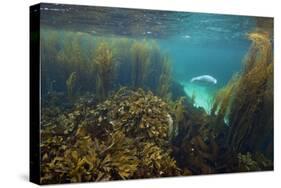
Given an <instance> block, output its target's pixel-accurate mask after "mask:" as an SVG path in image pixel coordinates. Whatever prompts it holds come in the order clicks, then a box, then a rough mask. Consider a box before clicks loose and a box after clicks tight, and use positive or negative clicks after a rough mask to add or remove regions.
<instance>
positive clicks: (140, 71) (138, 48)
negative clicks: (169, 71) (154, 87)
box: [131, 41, 150, 88]
mask: <svg viewBox="0 0 281 188" xmlns="http://www.w3.org/2000/svg"><path fill="white" fill-rule="evenodd" d="M131 54H132V57H131V58H132V59H131V62H132V86H133V88H139V87H143V84H144V81H145V79H146V78H147V73H148V68H149V64H150V61H149V47H148V44H147V43H146V42H145V41H143V42H137V41H136V42H135V43H134V44H133V45H132V48H131Z"/></svg>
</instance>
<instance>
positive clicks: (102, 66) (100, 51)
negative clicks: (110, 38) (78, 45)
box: [94, 42, 115, 100]
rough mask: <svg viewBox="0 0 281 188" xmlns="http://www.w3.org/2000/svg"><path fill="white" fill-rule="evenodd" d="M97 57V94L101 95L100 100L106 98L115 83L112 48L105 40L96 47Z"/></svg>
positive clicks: (95, 60)
mask: <svg viewBox="0 0 281 188" xmlns="http://www.w3.org/2000/svg"><path fill="white" fill-rule="evenodd" d="M95 54H96V57H95V59H94V63H95V64H96V66H95V67H96V74H97V75H96V76H97V77H96V94H97V95H99V98H100V100H103V99H105V98H106V97H107V96H108V94H109V92H110V90H111V88H112V86H113V85H112V84H113V80H114V76H115V75H114V73H115V72H114V71H115V66H114V62H113V54H112V49H111V48H110V47H109V45H108V44H107V43H105V42H101V43H100V44H99V45H98V47H97V49H96V52H95Z"/></svg>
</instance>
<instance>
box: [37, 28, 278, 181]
mask: <svg viewBox="0 0 281 188" xmlns="http://www.w3.org/2000/svg"><path fill="white" fill-rule="evenodd" d="M41 33H42V34H41V52H42V56H41V57H42V114H41V115H42V119H41V120H42V121H41V145H40V148H41V183H42V184H47V183H68V182H81V181H105V180H120V179H137V178H153V177H167V176H179V175H195V174H210V173H222V172H240V171H256V170H272V169H273V139H272V137H273V51H272V45H273V44H272V39H271V38H272V36H271V34H270V33H269V32H265V31H263V30H259V29H257V30H255V31H253V32H251V33H249V34H248V35H247V37H248V39H249V40H250V41H251V42H252V45H251V47H250V49H249V51H248V54H247V56H246V57H245V61H244V67H243V70H242V71H241V72H239V73H237V74H236V75H235V76H233V79H232V80H231V81H230V82H229V83H228V84H227V85H226V86H225V87H224V88H222V89H221V90H220V91H219V92H218V93H217V95H216V97H215V99H214V103H213V108H212V110H211V113H210V114H208V113H206V112H205V111H204V109H202V108H200V107H199V108H197V107H195V106H194V98H193V99H191V98H189V97H188V96H186V95H185V93H184V91H183V88H182V86H181V85H179V84H177V82H175V80H173V79H172V76H171V65H172V63H173V62H172V61H171V59H170V57H169V54H166V53H163V52H162V51H161V50H160V47H159V46H158V45H157V43H156V42H155V41H151V40H137V39H130V38H125V37H124V38H116V37H113V36H112V37H107V38H105V37H92V35H89V34H87V33H82V32H69V31H56V30H50V29H44V30H42V31H41ZM124 52H126V53H124Z"/></svg>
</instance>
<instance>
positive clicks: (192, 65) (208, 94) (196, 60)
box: [159, 14, 254, 112]
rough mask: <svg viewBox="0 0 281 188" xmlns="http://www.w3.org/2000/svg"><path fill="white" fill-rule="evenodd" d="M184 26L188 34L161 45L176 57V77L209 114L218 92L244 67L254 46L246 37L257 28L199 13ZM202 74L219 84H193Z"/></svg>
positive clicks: (249, 22)
mask: <svg viewBox="0 0 281 188" xmlns="http://www.w3.org/2000/svg"><path fill="white" fill-rule="evenodd" d="M200 23H201V24H200ZM184 25H187V26H186V27H187V29H186V33H181V34H179V35H176V36H173V37H170V38H169V39H166V40H160V41H159V43H160V45H161V47H162V49H163V50H164V51H167V52H168V53H169V55H170V57H171V58H172V62H173V75H174V78H175V79H176V80H177V82H179V83H180V84H182V85H183V86H184V90H185V92H186V94H187V95H188V96H189V97H192V96H193V95H195V105H196V106H200V107H203V108H204V109H205V110H206V111H207V112H209V111H210V108H211V106H212V100H213V98H214V95H215V93H216V91H217V90H218V89H220V88H221V87H223V86H224V85H226V84H227V82H228V81H229V80H230V79H231V77H232V76H233V74H235V73H238V72H239V71H240V70H241V67H242V66H243V58H244V56H245V55H246V53H247V51H248V49H249V47H250V42H249V41H248V40H247V39H246V37H245V35H246V33H247V32H249V31H250V30H251V28H252V27H253V25H254V20H251V19H250V18H246V17H235V16H234V17H231V16H221V15H213V14H196V15H193V17H192V19H190V20H189V22H187V23H185V24H184ZM200 75H211V76H213V77H214V78H216V79H217V81H218V82H217V84H216V85H200V84H194V83H191V82H190V80H191V78H193V77H196V76H200Z"/></svg>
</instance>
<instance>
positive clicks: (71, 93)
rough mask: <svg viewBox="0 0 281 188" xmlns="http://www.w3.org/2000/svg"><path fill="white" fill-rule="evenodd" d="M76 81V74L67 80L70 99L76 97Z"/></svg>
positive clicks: (72, 74)
mask: <svg viewBox="0 0 281 188" xmlns="http://www.w3.org/2000/svg"><path fill="white" fill-rule="evenodd" d="M76 80H77V77H76V72H73V73H71V74H70V75H69V77H68V79H67V80H66V87H67V94H68V97H69V98H70V99H72V98H73V96H74V89H75V84H76Z"/></svg>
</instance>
